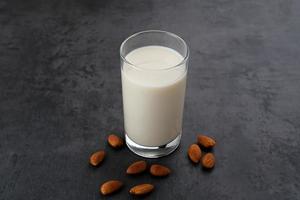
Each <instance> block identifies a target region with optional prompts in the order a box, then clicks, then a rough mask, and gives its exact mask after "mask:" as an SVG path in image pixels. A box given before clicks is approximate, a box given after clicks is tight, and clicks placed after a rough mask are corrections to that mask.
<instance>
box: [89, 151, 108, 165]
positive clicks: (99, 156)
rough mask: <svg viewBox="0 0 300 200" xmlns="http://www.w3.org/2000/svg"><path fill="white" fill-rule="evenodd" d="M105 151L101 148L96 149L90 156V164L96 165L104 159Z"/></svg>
mask: <svg viewBox="0 0 300 200" xmlns="http://www.w3.org/2000/svg"><path fill="white" fill-rule="evenodd" d="M104 157H105V152H104V151H103V150H101V151H97V152H95V153H93V154H92V155H91V156H90V164H91V165H93V166H98V165H99V164H100V163H101V162H102V161H103V159H104Z"/></svg>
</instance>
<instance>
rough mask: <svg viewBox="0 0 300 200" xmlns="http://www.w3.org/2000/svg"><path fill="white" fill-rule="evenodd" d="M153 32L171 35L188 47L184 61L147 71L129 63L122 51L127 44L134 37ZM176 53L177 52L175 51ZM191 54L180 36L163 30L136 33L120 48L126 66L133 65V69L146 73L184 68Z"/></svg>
mask: <svg viewBox="0 0 300 200" xmlns="http://www.w3.org/2000/svg"><path fill="white" fill-rule="evenodd" d="M151 32H153V33H155V32H156V33H165V34H167V35H169V36H171V37H174V38H176V39H178V40H180V41H181V42H182V43H183V45H184V46H185V47H186V54H185V56H184V57H183V59H182V61H180V62H179V63H178V64H176V65H174V66H171V67H166V68H162V69H147V68H143V67H140V66H138V65H136V64H133V63H131V62H129V61H128V60H127V59H126V58H125V56H124V54H123V53H122V49H123V47H124V45H125V44H126V42H127V41H128V40H130V39H131V38H134V37H136V36H138V35H141V34H144V33H151ZM175 51H176V50H175ZM189 54H190V51H189V46H188V45H187V44H186V42H185V41H184V40H183V39H182V38H181V37H179V36H178V35H176V34H174V33H171V32H168V31H162V30H145V31H140V32H136V33H134V34H132V35H130V36H129V37H127V38H126V39H125V40H124V41H123V42H122V44H121V46H120V57H121V59H122V60H123V61H124V62H125V63H126V64H128V65H131V66H132V67H133V68H135V69H137V70H145V71H163V70H172V69H175V68H177V67H180V66H182V65H183V64H184V63H186V61H187V60H188V58H189Z"/></svg>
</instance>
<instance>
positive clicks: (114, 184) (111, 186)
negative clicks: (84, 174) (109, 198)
mask: <svg viewBox="0 0 300 200" xmlns="http://www.w3.org/2000/svg"><path fill="white" fill-rule="evenodd" d="M122 186H123V183H122V182H121V181H118V180H111V181H107V182H105V183H103V184H102V185H101V187H100V192H101V194H103V195H108V194H111V193H113V192H116V191H118V190H119V189H121V187H122Z"/></svg>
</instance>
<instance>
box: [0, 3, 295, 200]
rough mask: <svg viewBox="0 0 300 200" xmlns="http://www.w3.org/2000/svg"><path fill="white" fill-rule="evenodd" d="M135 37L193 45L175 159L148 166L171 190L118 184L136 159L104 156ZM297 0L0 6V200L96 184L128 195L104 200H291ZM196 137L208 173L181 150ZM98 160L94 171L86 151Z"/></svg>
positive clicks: (84, 193)
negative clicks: (203, 145)
mask: <svg viewBox="0 0 300 200" xmlns="http://www.w3.org/2000/svg"><path fill="white" fill-rule="evenodd" d="M144 29H162V30H168V31H171V32H174V33H177V34H179V35H180V36H182V37H183V38H184V39H185V40H186V41H187V43H188V44H189V45H190V50H191V61H190V70H189V76H188V90H187V98H186V107H185V114H184V135H183V138H182V143H181V146H180V148H179V149H178V150H177V151H176V152H175V153H174V154H172V155H171V156H168V157H165V158H163V159H159V160H149V162H151V163H153V162H159V163H163V164H166V165H168V166H170V167H171V168H172V170H173V174H172V175H171V176H170V177H168V178H167V179H163V180H161V179H153V178H151V177H149V175H147V174H145V175H142V176H140V177H134V178H131V177H127V176H126V175H124V171H125V169H126V167H127V166H128V164H129V163H130V162H132V161H134V160H137V159H139V157H137V156H135V155H133V154H132V153H130V152H129V151H128V150H127V149H122V150H120V151H113V150H111V149H110V148H109V147H108V146H107V144H106V141H105V139H106V136H107V134H108V133H110V132H111V131H117V132H118V133H122V126H123V117H122V99H121V97H122V96H121V82H120V69H119V53H118V51H119V45H120V43H121V42H122V41H123V40H124V39H125V38H126V37H127V36H129V35H131V34H132V33H134V32H137V31H140V30H144ZM299 130H300V1H298V0H253V1H249V0H247V1H246V0H194V1H179V0H178V1H177V0H176V1H174V0H167V1H158V0H157V1H153V0H148V1H141V0H136V1H132V0H125V1H116V0H112V1H104V0H77V1H72V0H69V1H62V0H53V1H50V0H49V1H46V0H44V1H38V0H26V1H22V0H7V1H3V0H0V199H1V200H19V199H32V200H40V199H47V200H48V199H49V200H50V199H51V200H52V199H53V200H64V199H101V198H102V197H101V196H100V195H99V193H98V186H99V185H100V183H102V182H103V181H105V180H108V179H112V178H119V179H121V180H124V182H125V184H126V186H125V188H123V190H122V191H121V192H120V193H118V194H116V195H114V196H112V197H111V198H107V199H121V198H122V199H130V198H131V197H130V196H129V194H128V190H129V188H130V186H132V185H133V184H137V183H140V182H152V183H154V184H155V185H156V191H155V192H154V193H152V194H151V195H150V196H149V197H148V198H147V199H212V200H226V199H230V200H232V199H234V200H235V199H236V200H246V199H247V200H248V199H253V200H254V199H255V200H260V199H262V200H265V199H280V200H287V199H289V200H295V199H300V133H299ZM199 132H205V133H207V134H209V135H212V136H214V137H215V138H216V139H217V141H218V144H217V147H216V148H215V154H216V157H217V165H216V167H215V169H214V170H213V171H212V172H210V173H208V172H204V171H202V170H201V168H200V167H199V166H193V165H191V163H190V162H189V161H188V159H187V157H186V151H187V148H188V146H189V144H191V143H192V142H194V141H195V136H196V134H197V133H199ZM97 149H105V150H107V153H108V156H107V159H106V160H105V162H104V163H103V165H102V166H101V167H100V168H98V169H93V168H91V167H89V166H88V164H87V160H88V157H89V154H90V153H91V152H93V151H95V150H97Z"/></svg>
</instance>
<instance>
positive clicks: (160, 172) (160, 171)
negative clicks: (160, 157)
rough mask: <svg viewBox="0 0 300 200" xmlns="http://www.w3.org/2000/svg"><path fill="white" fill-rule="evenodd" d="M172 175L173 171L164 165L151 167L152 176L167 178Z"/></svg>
mask: <svg viewBox="0 0 300 200" xmlns="http://www.w3.org/2000/svg"><path fill="white" fill-rule="evenodd" d="M170 173H171V170H170V169H169V168H168V167H165V166H163V165H157V164H154V165H151V167H150V174H151V175H153V176H167V175H169V174H170Z"/></svg>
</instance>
